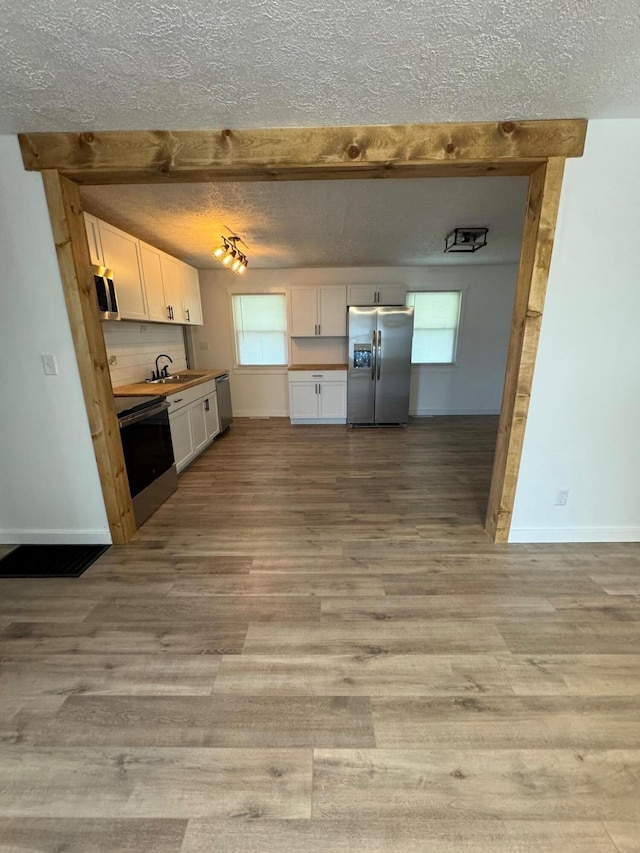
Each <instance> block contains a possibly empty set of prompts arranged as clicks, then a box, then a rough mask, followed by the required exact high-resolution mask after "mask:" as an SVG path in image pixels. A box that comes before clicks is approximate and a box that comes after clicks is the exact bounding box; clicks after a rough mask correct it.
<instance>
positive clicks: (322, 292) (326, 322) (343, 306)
mask: <svg viewBox="0 0 640 853" xmlns="http://www.w3.org/2000/svg"><path fill="white" fill-rule="evenodd" d="M318 324H319V326H320V329H319V331H320V334H321V335H322V336H323V337H325V338H326V337H334V338H343V337H345V335H346V334H347V289H346V288H345V287H320V288H319V289H318Z"/></svg>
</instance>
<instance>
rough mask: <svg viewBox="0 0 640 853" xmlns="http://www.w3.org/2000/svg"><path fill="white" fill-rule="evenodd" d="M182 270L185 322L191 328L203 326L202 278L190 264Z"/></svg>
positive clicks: (183, 266) (182, 265) (183, 265)
mask: <svg viewBox="0 0 640 853" xmlns="http://www.w3.org/2000/svg"><path fill="white" fill-rule="evenodd" d="M180 266H181V268H182V307H183V317H184V322H185V323H188V324H189V325H190V326H202V302H201V301H200V277H199V276H198V270H197V269H194V268H193V267H190V266H189V265H188V264H180Z"/></svg>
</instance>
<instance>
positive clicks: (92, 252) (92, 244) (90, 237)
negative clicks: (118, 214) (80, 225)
mask: <svg viewBox="0 0 640 853" xmlns="http://www.w3.org/2000/svg"><path fill="white" fill-rule="evenodd" d="M84 227H85V230H86V232H87V241H88V243H89V257H90V258H91V263H92V264H97V265H98V266H100V267H104V266H106V264H105V262H104V258H103V255H102V246H101V245H100V233H99V231H98V220H97V219H96V218H95V216H91V214H90V213H85V215H84Z"/></svg>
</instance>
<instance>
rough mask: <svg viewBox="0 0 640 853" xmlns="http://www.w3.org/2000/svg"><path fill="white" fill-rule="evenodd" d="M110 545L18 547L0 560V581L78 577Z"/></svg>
mask: <svg viewBox="0 0 640 853" xmlns="http://www.w3.org/2000/svg"><path fill="white" fill-rule="evenodd" d="M110 547H111V546H109V545H18V547H17V548H14V549H13V551H10V552H9V553H8V554H5V556H4V557H2V558H1V559H0V578H79V577H80V575H81V574H82V573H83V572H86V570H87V569H88V568H89V566H90V565H92V564H93V563H95V561H96V560H97V559H98V557H99V556H100V555H101V554H104V552H105V551H106V550H107V549H108V548H110Z"/></svg>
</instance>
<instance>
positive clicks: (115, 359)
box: [109, 355, 118, 367]
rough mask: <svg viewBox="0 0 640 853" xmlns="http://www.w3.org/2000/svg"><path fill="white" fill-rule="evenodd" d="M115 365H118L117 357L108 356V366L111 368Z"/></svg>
mask: <svg viewBox="0 0 640 853" xmlns="http://www.w3.org/2000/svg"><path fill="white" fill-rule="evenodd" d="M117 363H118V356H117V355H110V356H109V364H110V365H111V366H112V367H115V365H116V364H117Z"/></svg>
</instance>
